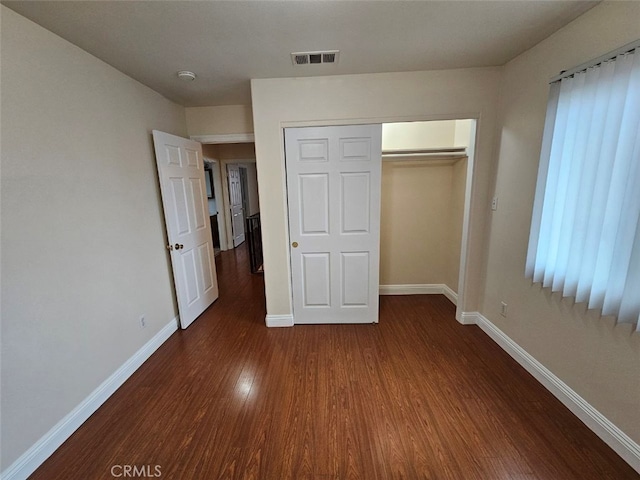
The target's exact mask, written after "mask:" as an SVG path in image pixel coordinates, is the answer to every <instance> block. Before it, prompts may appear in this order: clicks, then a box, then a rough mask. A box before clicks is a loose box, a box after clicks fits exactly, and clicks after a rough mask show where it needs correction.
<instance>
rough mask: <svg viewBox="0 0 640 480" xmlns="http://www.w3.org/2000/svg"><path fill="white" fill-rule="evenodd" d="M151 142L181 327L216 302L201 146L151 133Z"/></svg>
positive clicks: (172, 136) (214, 267)
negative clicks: (156, 165) (156, 168)
mask: <svg viewBox="0 0 640 480" xmlns="http://www.w3.org/2000/svg"><path fill="white" fill-rule="evenodd" d="M153 143H154V146H155V150H156V163H157V164H158V175H159V177H160V191H161V193H162V205H163V207H164V218H165V223H166V227H167V238H168V239H169V245H167V248H168V249H169V250H170V251H171V266H172V267H173V279H174V282H175V286H176V296H177V297H178V310H179V313H180V326H181V327H182V328H187V327H188V326H189V325H190V324H191V323H192V322H193V321H194V320H195V319H196V318H197V317H198V316H199V315H200V314H201V313H202V312H204V310H205V309H206V308H207V307H208V306H209V305H211V304H212V303H213V301H214V300H216V299H217V298H218V278H217V277H216V264H215V261H214V256H213V237H212V236H211V225H210V222H209V208H208V205H207V194H206V190H205V183H204V166H203V163H202V145H200V144H199V143H198V142H194V141H192V140H187V139H186V138H182V137H176V136H175V135H170V134H168V133H163V132H158V131H156V130H154V131H153Z"/></svg>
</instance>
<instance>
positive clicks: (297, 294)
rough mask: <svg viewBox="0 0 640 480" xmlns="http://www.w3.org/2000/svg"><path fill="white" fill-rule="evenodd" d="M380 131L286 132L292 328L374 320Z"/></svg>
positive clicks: (377, 128) (323, 129)
mask: <svg viewBox="0 0 640 480" xmlns="http://www.w3.org/2000/svg"><path fill="white" fill-rule="evenodd" d="M381 138H382V126H381V125H379V124H378V125H354V126H342V127H304V128H287V129H285V154H286V168H287V195H288V204H289V236H290V240H291V248H290V251H291V277H292V282H293V315H294V322H295V323H376V322H377V321H378V287H379V285H378V283H379V264H380V189H381V186H380V171H381V166H382V152H381V150H382V146H381V143H382V140H381Z"/></svg>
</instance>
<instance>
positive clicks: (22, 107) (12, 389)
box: [0, 6, 186, 470]
mask: <svg viewBox="0 0 640 480" xmlns="http://www.w3.org/2000/svg"><path fill="white" fill-rule="evenodd" d="M0 9H1V17H2V20H1V21H2V24H1V31H2V39H1V48H2V50H1V56H2V72H1V75H2V77H1V78H2V80H1V82H2V90H1V101H2V107H1V108H2V112H1V114H2V121H3V122H2V192H1V194H2V197H1V199H2V259H1V262H2V266H1V270H2V311H1V314H2V371H1V377H2V399H1V412H0V413H1V418H2V422H1V423H2V427H1V428H2V430H1V438H2V445H1V450H2V458H1V466H0V469H1V470H5V469H6V468H7V467H9V465H10V464H11V463H12V462H14V461H15V460H16V459H17V458H18V457H19V456H20V455H21V454H22V453H24V452H25V451H26V450H27V449H28V448H30V447H31V446H32V445H33V444H34V443H35V442H36V441H37V440H38V439H40V438H41V437H42V436H43V435H44V434H45V433H47V431H48V430H49V429H50V428H51V427H53V426H54V425H55V424H56V423H57V422H58V421H60V420H61V419H62V418H63V417H64V416H65V415H67V414H68V413H69V412H70V411H71V410H72V409H73V408H75V407H76V406H77V405H79V404H80V402H82V401H83V400H84V399H85V398H86V397H87V396H88V395H89V394H90V393H91V392H92V391H93V390H94V389H95V388H96V387H98V386H99V385H100V384H101V383H102V382H103V381H104V380H106V379H107V378H108V377H109V376H110V375H111V374H113V373H114V372H115V371H116V370H117V369H118V368H119V367H120V366H122V364H123V363H124V362H125V361H126V360H128V359H129V358H130V357H131V356H132V355H133V354H134V353H135V352H136V351H138V350H139V349H140V348H141V347H142V346H143V345H144V344H145V343H146V342H147V341H149V340H150V339H151V338H152V337H153V336H154V335H155V334H156V333H158V331H159V330H160V329H161V328H163V327H164V326H166V325H167V324H168V323H169V322H170V321H171V320H172V319H174V318H175V316H176V307H175V304H174V300H173V290H172V281H171V274H170V267H169V263H168V257H167V253H166V250H165V239H164V238H165V234H164V222H163V218H162V211H161V208H160V197H159V187H158V181H157V173H156V165H155V157H154V152H153V144H152V139H151V130H152V129H159V130H164V131H167V132H171V133H174V134H178V135H185V134H186V124H185V117H184V109H183V108H182V107H180V106H178V105H176V104H174V103H171V102H169V101H168V100H166V99H164V98H163V97H161V96H160V95H158V94H157V93H155V92H153V91H151V90H149V89H148V88H146V87H144V86H143V85H141V84H140V83H138V82H136V81H134V80H132V79H131V78H129V77H126V76H125V75H123V74H121V73H120V72H118V71H116V70H115V69H113V68H112V67H110V66H108V65H107V64H105V63H103V62H101V61H99V60H97V59H96V58H95V57H92V56H91V55H89V54H87V53H85V52H84V51H82V50H81V49H79V48H77V47H75V46H72V45H71V44H69V43H67V42H66V41H64V40H62V39H61V38H59V37H57V36H55V35H54V34H52V33H50V32H48V31H46V30H44V29H43V28H41V27H39V26H37V25H35V24H33V23H31V22H30V21H28V20H26V19H25V18H23V17H21V16H19V15H17V14H16V13H14V12H13V11H11V10H9V9H7V8H5V7H4V6H2V7H0ZM142 314H145V315H146V319H147V325H148V326H147V328H145V329H141V328H140V325H139V317H140V315H142Z"/></svg>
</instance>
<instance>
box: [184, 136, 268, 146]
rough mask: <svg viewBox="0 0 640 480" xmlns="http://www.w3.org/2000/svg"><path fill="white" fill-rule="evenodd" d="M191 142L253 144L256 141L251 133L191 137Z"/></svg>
mask: <svg viewBox="0 0 640 480" xmlns="http://www.w3.org/2000/svg"><path fill="white" fill-rule="evenodd" d="M190 138H191V140H195V141H196V142H200V143H206V144H211V143H253V142H255V141H256V138H255V135H254V134H253V133H228V134H224V135H191V137H190Z"/></svg>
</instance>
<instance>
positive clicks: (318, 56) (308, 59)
mask: <svg viewBox="0 0 640 480" xmlns="http://www.w3.org/2000/svg"><path fill="white" fill-rule="evenodd" d="M339 56H340V51H339V50H326V51H324V52H296V53H292V54H291V60H292V61H293V64H294V65H296V66H299V65H322V64H323V63H338V57H339Z"/></svg>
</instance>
